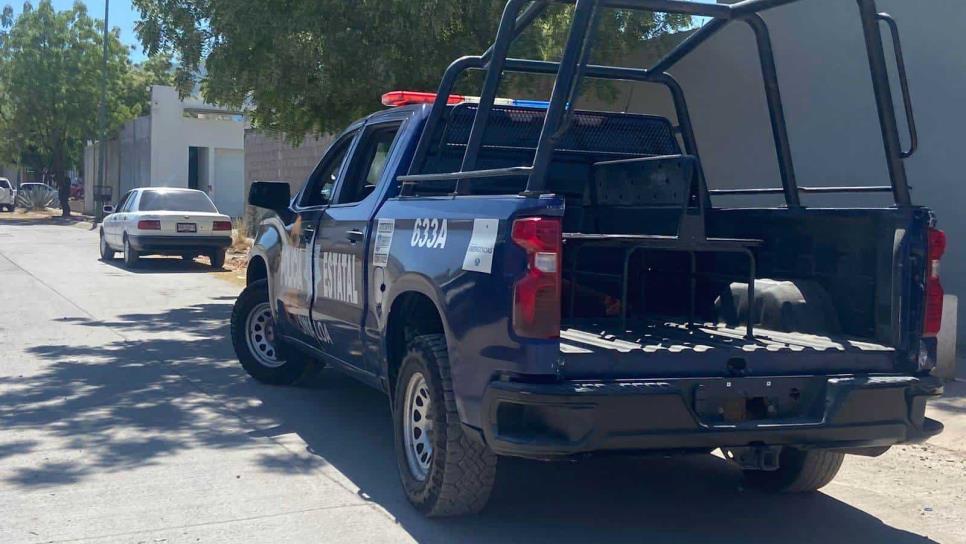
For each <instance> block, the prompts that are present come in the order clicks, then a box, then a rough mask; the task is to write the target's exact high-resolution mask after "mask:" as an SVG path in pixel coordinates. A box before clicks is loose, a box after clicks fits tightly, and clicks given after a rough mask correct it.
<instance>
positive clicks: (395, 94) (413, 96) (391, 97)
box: [382, 91, 550, 109]
mask: <svg viewBox="0 0 966 544" xmlns="http://www.w3.org/2000/svg"><path fill="white" fill-rule="evenodd" d="M435 101H436V93H424V92H419V91H392V92H388V93H386V94H384V95H382V105H383V106H391V107H396V106H409V105H412V104H432V103H433V102H435ZM446 103H447V104H448V105H451V106H452V105H454V104H463V103H466V104H479V103H480V97H478V96H463V95H461V94H451V95H449V98H447V99H446ZM493 104H494V105H497V106H518V107H521V108H544V109H546V108H548V107H549V106H550V102H547V101H545V100H518V99H516V98H497V99H496V100H494V101H493Z"/></svg>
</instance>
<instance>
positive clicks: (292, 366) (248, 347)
mask: <svg viewBox="0 0 966 544" xmlns="http://www.w3.org/2000/svg"><path fill="white" fill-rule="evenodd" d="M265 304H268V281H267V280H264V279H262V280H258V281H254V282H252V283H251V284H249V285H248V287H245V290H244V291H242V292H241V294H240V295H238V300H236V301H235V307H234V308H232V311H231V343H232V346H233V347H234V348H235V355H237V356H238V360H239V361H240V362H241V365H242V367H243V368H244V369H245V372H248V375H249V376H251V377H252V378H255V379H256V380H258V381H260V382H262V383H266V384H270V385H292V384H294V383H296V382H298V381H299V380H301V379H302V378H304V377H306V376H307V375H310V374H311V371H312V370H313V369H314V368H315V365H314V364H313V361H312V360H311V359H310V358H308V357H304V356H300V355H299V354H297V353H293V352H292V350H286V349H285V346H284V345H281V343H280V342H281V339H280V338H271V337H269V340H267V342H268V343H270V345H271V346H272V347H274V349H275V353H274V356H275V357H276V358H277V361H276V362H275V363H273V364H266V363H265V362H263V360H262V358H263V356H262V355H260V354H259V353H257V350H258V347H257V346H256V345H254V344H255V343H256V340H255V339H254V338H252V339H250V338H249V337H248V335H249V317H250V316H251V314H252V313H253V312H255V311H260V308H261V309H264V305H265ZM269 326H270V327H272V329H271V332H269V331H267V330H266V331H265V333H266V334H267V335H268V334H270V335H272V336H274V323H271V324H269ZM263 330H264V329H263ZM250 340H251V341H250ZM258 342H261V340H258Z"/></svg>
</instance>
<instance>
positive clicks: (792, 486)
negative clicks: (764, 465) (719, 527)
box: [745, 447, 845, 493]
mask: <svg viewBox="0 0 966 544" xmlns="http://www.w3.org/2000/svg"><path fill="white" fill-rule="evenodd" d="M844 459H845V454H844V453H839V452H834V451H826V450H800V449H796V448H789V447H786V448H782V452H781V455H780V456H779V458H778V470H775V471H770V472H766V471H758V470H747V471H745V483H746V484H747V485H748V487H751V488H753V489H759V490H761V491H768V492H772V493H805V492H809V491H817V490H819V489H821V488H823V487H825V486H826V485H828V484H829V483H831V482H832V480H833V479H835V475H836V474H838V472H839V469H840V468H842V461H843V460H844Z"/></svg>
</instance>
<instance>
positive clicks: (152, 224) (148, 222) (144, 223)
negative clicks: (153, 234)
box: [138, 219, 161, 230]
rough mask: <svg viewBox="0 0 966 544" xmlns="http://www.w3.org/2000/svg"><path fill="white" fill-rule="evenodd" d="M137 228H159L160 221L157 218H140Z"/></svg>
mask: <svg viewBox="0 0 966 544" xmlns="http://www.w3.org/2000/svg"><path fill="white" fill-rule="evenodd" d="M138 230H161V221H160V220H158V219H142V220H140V221H138Z"/></svg>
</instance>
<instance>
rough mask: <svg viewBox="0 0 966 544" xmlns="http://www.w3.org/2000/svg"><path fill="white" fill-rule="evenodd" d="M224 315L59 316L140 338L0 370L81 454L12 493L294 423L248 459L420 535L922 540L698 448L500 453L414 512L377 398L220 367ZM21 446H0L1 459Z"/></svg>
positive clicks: (32, 424) (16, 396)
mask: <svg viewBox="0 0 966 544" xmlns="http://www.w3.org/2000/svg"><path fill="white" fill-rule="evenodd" d="M230 310H231V302H230V301H227V300H214V301H212V302H211V303H209V304H201V305H196V306H192V307H189V308H184V309H177V310H172V311H169V312H166V313H162V314H157V315H139V314H131V315H125V316H120V317H119V318H118V319H116V320H112V321H111V322H98V321H87V320H82V319H79V320H75V321H74V326H78V327H109V328H110V329H112V330H115V331H117V332H119V333H120V334H122V335H125V336H128V337H138V338H139V339H138V341H136V342H131V341H126V340H118V341H116V342H112V343H110V344H107V345H102V346H101V345H95V346H65V345H48V346H41V347H36V348H33V349H31V350H30V351H31V352H32V353H33V354H35V355H37V356H40V357H42V358H44V359H46V360H48V361H49V363H48V364H47V366H46V368H47V370H46V371H45V372H44V373H41V374H37V375H33V376H29V377H23V378H3V379H2V382H4V383H0V385H2V386H3V387H2V390H3V391H5V392H4V393H3V394H0V428H3V429H7V430H14V431H16V430H19V429H44V430H45V431H46V432H50V433H54V434H56V435H58V436H60V437H61V438H63V439H65V440H67V441H68V442H69V443H71V444H73V445H75V446H77V447H78V448H82V449H84V451H85V464H84V465H79V464H71V463H64V462H60V463H51V464H47V465H43V466H39V467H31V468H29V469H22V470H20V471H17V472H15V473H13V474H7V475H4V476H0V478H5V479H6V480H7V482H8V483H11V484H13V485H15V486H19V487H22V488H25V489H34V488H40V487H44V486H47V487H55V486H64V485H69V484H72V483H75V482H79V481H82V480H83V479H84V478H85V477H87V476H89V474H90V473H91V472H97V471H124V470H133V469H137V468H140V467H143V466H146V465H150V464H152V463H155V462H157V461H158V460H159V459H161V458H163V457H164V456H167V455H170V454H172V453H175V452H178V451H182V450H188V449H194V448H209V449H211V448H216V449H217V448H242V447H246V446H249V445H251V443H252V441H253V440H259V439H263V438H264V437H273V436H281V435H287V434H290V433H294V434H296V435H297V436H298V437H299V438H300V439H301V440H302V441H304V443H305V444H306V445H307V451H306V452H304V453H303V452H298V453H297V454H293V453H291V452H289V451H288V450H285V449H283V448H277V452H278V453H277V454H273V455H268V456H264V457H262V458H261V459H260V461H259V464H260V466H259V467H257V469H258V470H264V471H269V472H273V473H277V474H278V476H279V477H280V478H284V477H285V476H286V475H292V474H305V473H320V472H322V471H323V469H325V467H326V466H327V465H328V466H330V467H331V468H334V469H336V470H337V471H338V472H339V473H341V474H342V475H344V476H345V477H346V478H348V479H349V480H351V481H352V482H353V483H354V484H355V485H356V486H358V487H359V489H360V493H359V494H360V496H362V497H364V498H366V499H367V500H369V501H372V502H373V503H376V504H378V505H380V506H381V507H382V508H385V509H386V510H387V511H388V512H390V513H391V514H392V515H393V516H395V518H396V519H397V520H398V522H399V523H400V524H401V526H402V527H404V528H405V529H406V530H407V531H408V532H409V533H410V534H411V535H412V536H413V537H414V538H415V539H416V540H418V541H421V542H461V543H463V542H492V541H501V542H507V541H526V542H575V541H579V542H631V541H633V542H641V541H647V542H675V543H690V542H695V543H696V542H702V543H703V542H709V541H714V542H743V543H744V542H776V541H782V542H820V541H822V542H850V543H852V542H892V543H905V542H923V541H924V540H923V538H922V537H919V536H917V535H914V534H912V533H908V532H905V531H902V530H899V529H895V528H893V527H890V526H888V525H885V524H883V523H882V522H881V521H880V520H878V519H877V518H875V517H873V516H871V515H869V514H866V513H865V512H863V511H861V510H859V509H856V508H854V507H852V506H850V505H848V504H846V503H843V502H841V501H838V500H836V499H833V498H831V497H829V496H827V495H824V494H820V493H816V494H812V495H808V496H771V495H764V494H759V493H755V492H751V491H743V490H742V489H741V485H740V473H739V472H738V471H737V470H736V469H735V468H733V467H732V466H730V465H729V464H728V463H727V462H725V461H724V460H722V459H720V458H717V457H713V456H694V457H687V458H673V459H664V458H653V457H652V458H617V457H613V458H598V459H594V460H589V461H584V462H581V463H557V464H544V463H536V462H527V461H520V460H512V459H508V460H506V461H505V462H502V465H501V469H500V478H499V481H498V483H497V486H496V489H495V491H494V494H493V499H492V501H491V505H490V507H489V508H488V509H487V510H486V511H484V512H483V513H482V514H481V515H479V516H474V517H467V518H460V519H444V520H427V519H425V518H423V517H422V516H421V515H419V514H418V513H416V512H415V511H414V510H413V509H412V508H411V507H410V506H409V504H408V503H407V502H406V500H405V498H404V496H403V494H402V491H401V489H400V486H399V483H398V477H397V472H396V465H395V459H394V456H393V450H392V429H391V425H390V417H389V407H388V402H387V401H386V399H385V397H384V396H383V395H382V394H380V393H378V392H376V391H374V390H371V389H368V388H366V387H365V386H362V385H360V384H357V383H356V382H354V381H352V380H350V379H349V378H346V377H343V376H341V375H338V374H336V373H335V372H332V371H324V372H322V373H320V375H318V376H317V377H316V378H315V379H313V380H312V382H311V383H309V384H307V385H305V386H303V387H299V388H277V387H269V386H263V385H260V384H257V383H255V382H253V381H252V380H250V379H249V378H247V376H245V375H244V374H243V372H242V371H241V370H240V368H239V367H238V365H237V364H236V363H235V362H234V357H233V354H232V351H231V346H230V343H229V341H228V338H227V335H228V328H227V318H228V315H229V312H230ZM176 335H177V336H178V337H177V338H176V337H175V336H176ZM213 416H214V417H213ZM239 416H241V423H239ZM35 447H37V444H36V443H34V442H31V441H29V440H24V441H21V442H17V443H13V444H7V445H5V446H3V447H2V448H0V458H3V457H4V456H12V455H17V454H19V453H23V452H28V451H32V450H33V449H34V448H35ZM320 477H321V475H320ZM310 500H311V499H309V498H306V501H307V502H308V501H310Z"/></svg>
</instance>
